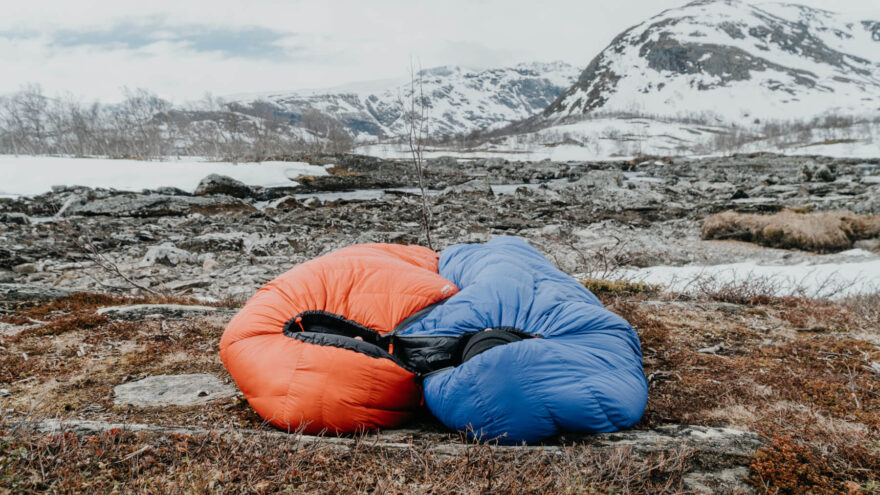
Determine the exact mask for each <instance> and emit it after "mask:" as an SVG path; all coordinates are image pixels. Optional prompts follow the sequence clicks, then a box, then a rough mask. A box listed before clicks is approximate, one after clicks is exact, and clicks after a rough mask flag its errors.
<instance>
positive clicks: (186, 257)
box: [141, 242, 197, 266]
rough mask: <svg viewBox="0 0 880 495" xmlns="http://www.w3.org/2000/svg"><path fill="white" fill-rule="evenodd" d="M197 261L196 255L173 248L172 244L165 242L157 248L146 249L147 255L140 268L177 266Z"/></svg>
mask: <svg viewBox="0 0 880 495" xmlns="http://www.w3.org/2000/svg"><path fill="white" fill-rule="evenodd" d="M196 259H197V257H196V255H195V254H193V253H191V252H189V251H186V250H184V249H180V248H178V247H175V246H174V244H171V243H170V242H166V243H163V244H159V245H158V246H150V247H149V248H147V254H145V255H144V259H143V260H142V261H141V265H142V266H153V265H168V266H177V265H179V264H181V263H193V262H195V261H196Z"/></svg>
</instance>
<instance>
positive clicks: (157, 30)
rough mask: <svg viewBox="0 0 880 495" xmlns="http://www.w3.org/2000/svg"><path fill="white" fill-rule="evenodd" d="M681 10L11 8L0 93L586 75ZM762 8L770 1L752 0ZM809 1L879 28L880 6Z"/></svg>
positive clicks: (491, 1)
mask: <svg viewBox="0 0 880 495" xmlns="http://www.w3.org/2000/svg"><path fill="white" fill-rule="evenodd" d="M684 3H687V2H686V1H682V0H613V1H607V0H565V1H563V0H545V1H541V2H535V1H524V0H443V1H438V0H431V1H422V0H370V1H365V0H248V1H232V0H150V1H137V2H134V1H130V0H126V1H123V0H77V1H70V0H2V6H0V67H2V71H0V93H5V92H9V91H14V90H16V89H18V88H20V87H21V86H22V85H24V84H25V83H29V82H33V83H38V84H40V85H42V87H43V88H44V90H45V91H46V92H47V93H49V94H60V93H63V92H70V93H72V94H73V95H75V96H77V97H83V98H88V99H100V100H102V101H113V100H116V99H119V97H120V95H121V94H122V88H123V87H126V86H127V87H130V88H136V87H144V88H148V89H151V90H153V91H155V92H156V93H158V94H159V95H160V96H163V97H165V98H168V99H171V100H173V101H175V102H177V103H182V102H185V101H188V100H193V99H198V98H199V97H201V96H202V95H203V94H205V93H206V92H211V93H213V94H214V95H219V96H222V95H229V94H235V93H251V92H262V91H272V90H284V89H299V88H320V87H328V86H335V85H341V84H345V83H349V82H354V81H365V80H375V79H386V78H395V79H396V78H403V77H406V76H407V74H408V70H409V69H408V68H409V61H410V57H415V58H416V59H417V60H419V61H420V62H421V65H422V66H423V67H425V68H427V67H434V66H439V65H452V64H456V65H464V66H470V67H476V68H481V67H497V66H505V65H511V64H515V63H518V62H526V61H536V60H537V61H553V60H564V61H566V62H569V63H572V64H575V65H577V66H586V64H587V63H588V62H589V61H590V59H592V57H593V56H595V55H596V54H597V53H598V52H599V51H600V50H601V49H602V48H604V47H605V46H606V45H607V44H608V43H609V42H610V41H611V39H612V38H613V37H614V36H615V35H617V34H618V33H620V32H621V31H622V30H624V29H626V28H627V27H629V26H632V25H634V24H637V23H639V22H641V21H642V20H644V19H646V18H647V17H650V16H652V15H654V14H657V13H659V12H660V11H662V10H664V9H666V8H670V7H677V6H680V5H683V4H684ZM754 3H761V2H760V1H755V2H754ZM801 3H804V4H807V5H810V6H814V7H819V8H826V9H829V10H837V11H845V12H864V13H865V15H866V16H868V17H869V18H880V15H878V14H880V0H803V1H801Z"/></svg>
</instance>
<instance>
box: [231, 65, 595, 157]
mask: <svg viewBox="0 0 880 495" xmlns="http://www.w3.org/2000/svg"><path fill="white" fill-rule="evenodd" d="M578 73H579V69H578V68H575V67H573V66H571V65H569V64H566V63H564V62H553V63H529V64H520V65H517V66H514V67H508V68H500V69H489V70H481V71H476V70H468V69H465V68H462V67H437V68H433V69H425V70H423V71H421V75H422V77H421V79H422V90H421V91H422V94H423V95H424V98H425V104H426V107H427V115H428V133H429V134H430V135H431V136H438V137H439V136H450V135H456V134H462V133H465V134H466V133H470V132H472V131H475V130H484V129H491V128H496V127H501V126H505V125H507V124H509V123H511V122H513V121H518V120H521V119H524V118H526V117H529V116H532V115H534V114H536V113H539V112H541V111H542V110H544V109H545V108H546V107H547V105H549V104H550V103H551V102H553V101H554V100H555V99H556V97H557V96H559V94H560V93H561V92H562V91H563V90H564V89H565V88H568V87H569V86H570V85H571V84H572V83H573V82H574V81H575V80H576V78H577V74H578ZM409 93H410V81H409V80H400V81H380V82H374V83H360V84H355V85H350V86H346V87H342V88H332V89H324V90H308V91H297V92H278V93H269V94H263V95H259V96H239V97H235V98H234V99H233V101H232V103H234V104H237V105H239V107H240V108H239V110H242V107H243V109H244V110H245V111H246V109H247V107H249V106H259V107H264V106H265V105H269V106H270V107H271V108H272V109H273V111H274V112H275V114H276V115H283V116H284V117H285V118H289V119H290V121H291V123H293V124H299V125H307V124H308V122H303V119H304V118H305V119H309V113H310V111H311V114H312V117H311V118H315V113H314V111H317V112H320V114H321V115H320V118H329V119H331V120H332V121H333V122H336V123H338V124H340V125H341V126H342V127H343V128H344V129H346V130H348V131H349V133H351V134H352V135H354V136H356V137H358V138H359V139H360V140H370V139H372V138H376V137H379V136H385V137H394V136H400V135H403V134H405V133H406V123H405V108H404V102H406V101H408V98H409ZM418 93H419V90H418V89H416V94H418ZM261 113H265V112H264V108H261Z"/></svg>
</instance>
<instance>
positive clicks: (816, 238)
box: [702, 210, 880, 253]
mask: <svg viewBox="0 0 880 495" xmlns="http://www.w3.org/2000/svg"><path fill="white" fill-rule="evenodd" d="M702 235H703V239H717V240H726V239H727V240H729V239H733V240H740V241H746V242H754V243H756V244H760V245H762V246H768V247H774V248H782V249H802V250H804V251H812V252H817V253H828V252H836V251H843V250H845V249H849V248H851V247H852V245H853V242H855V241H857V240H860V239H870V238H873V237H877V236H880V215H856V214H854V213H851V212H822V213H798V212H795V211H792V210H786V211H782V212H779V213H775V214H773V215H755V214H745V213H736V212H732V211H726V212H722V213H717V214H715V215H712V216H710V217H708V218H706V219H705V220H704V221H703V233H702Z"/></svg>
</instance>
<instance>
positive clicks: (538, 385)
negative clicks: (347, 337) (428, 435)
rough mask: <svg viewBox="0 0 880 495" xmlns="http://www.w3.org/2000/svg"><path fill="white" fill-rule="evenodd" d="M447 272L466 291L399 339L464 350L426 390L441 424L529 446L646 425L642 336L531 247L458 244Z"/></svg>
mask: <svg viewBox="0 0 880 495" xmlns="http://www.w3.org/2000/svg"><path fill="white" fill-rule="evenodd" d="M440 275H442V276H443V277H445V278H447V279H448V280H450V281H452V282H453V283H455V284H456V285H457V286H458V287H459V288H460V289H461V292H459V293H458V294H456V295H454V296H452V297H451V298H449V299H447V300H446V301H445V302H444V304H442V305H440V306H438V307H436V308H433V309H432V310H431V311H430V312H428V313H427V314H426V315H424V316H422V315H419V316H420V317H421V319H415V320H414V321H412V322H410V324H409V325H408V326H406V327H405V328H403V329H401V330H400V331H399V334H398V335H399V337H402V338H403V339H402V340H401V342H403V341H406V339H407V338H414V339H416V340H418V338H420V337H421V338H433V339H434V340H435V341H441V340H443V338H447V337H448V339H447V340H449V342H459V343H458V344H456V345H458V346H459V348H458V349H457V350H456V352H457V353H459V355H460V356H464V357H463V362H461V361H462V359H461V358H459V360H458V361H457V362H456V360H455V359H452V360H451V361H449V363H448V365H443V367H440V368H439V369H436V370H433V371H431V372H430V373H427V374H426V376H425V378H424V382H423V385H424V394H425V402H426V403H427V405H428V407H429V408H430V410H431V412H432V413H433V414H434V415H435V416H436V417H437V418H438V419H440V421H442V422H443V423H444V424H445V425H447V426H448V427H450V428H454V429H457V430H460V431H468V432H469V433H470V434H471V435H472V436H474V437H477V438H480V439H483V440H498V441H499V442H502V443H521V442H536V441H540V440H542V439H544V438H547V437H549V436H552V435H554V434H556V433H557V432H559V431H570V432H590V433H598V432H609V431H615V430H618V429H621V428H628V427H630V426H632V425H634V424H635V423H636V422H638V421H639V419H640V418H641V416H642V413H643V412H644V409H645V405H646V402H647V398H648V384H647V381H646V380H645V375H644V372H643V371H642V355H641V347H640V345H639V340H638V336H637V335H636V332H635V331H634V330H633V328H632V327H631V326H630V325H629V324H628V323H627V322H626V321H625V320H624V319H623V318H621V317H619V316H617V315H615V314H614V313H612V312H610V311H608V310H607V309H605V308H604V307H603V306H602V303H601V302H599V300H598V299H597V298H596V296H594V295H593V294H592V293H590V292H589V291H588V290H587V289H585V288H584V287H583V286H582V285H581V284H579V283H578V282H577V281H576V280H574V279H573V278H571V277H569V276H568V275H566V274H564V273H562V272H561V271H559V270H558V269H556V268H555V267H554V266H553V265H552V264H551V263H550V262H549V261H548V260H547V259H546V258H544V257H543V256H542V255H541V254H540V253H539V252H538V251H536V250H535V249H534V248H532V247H531V246H529V245H528V244H526V243H525V242H524V241H523V240H521V239H518V238H513V237H499V238H496V239H493V240H492V241H490V242H488V243H486V244H460V245H455V246H452V247H450V248H448V249H446V250H445V251H443V253H442V256H441V257H440ZM440 337H443V338H440ZM438 338H439V339H438ZM456 339H457V340H456ZM462 346H464V347H465V348H463V349H462V348H461V347H462ZM420 352H422V351H420ZM436 355H437V352H434V354H433V355H431V356H430V357H431V359H435V357H434V356H436ZM435 360H436V359H435ZM440 361H442V360H440ZM440 361H438V362H440Z"/></svg>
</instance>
